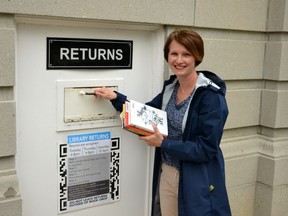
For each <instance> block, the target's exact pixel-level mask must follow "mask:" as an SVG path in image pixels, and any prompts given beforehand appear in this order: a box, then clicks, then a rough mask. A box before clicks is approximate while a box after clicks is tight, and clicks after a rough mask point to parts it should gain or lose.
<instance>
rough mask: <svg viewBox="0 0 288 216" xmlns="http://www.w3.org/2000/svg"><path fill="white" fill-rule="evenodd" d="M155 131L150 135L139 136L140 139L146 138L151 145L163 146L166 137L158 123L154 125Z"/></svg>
mask: <svg viewBox="0 0 288 216" xmlns="http://www.w3.org/2000/svg"><path fill="white" fill-rule="evenodd" d="M152 127H153V130H154V133H153V134H151V135H149V136H139V139H140V140H144V141H145V142H146V144H147V145H149V146H155V147H161V144H162V140H163V139H164V137H163V136H162V134H161V133H160V132H159V130H158V128H157V126H156V125H154V124H153V125H152Z"/></svg>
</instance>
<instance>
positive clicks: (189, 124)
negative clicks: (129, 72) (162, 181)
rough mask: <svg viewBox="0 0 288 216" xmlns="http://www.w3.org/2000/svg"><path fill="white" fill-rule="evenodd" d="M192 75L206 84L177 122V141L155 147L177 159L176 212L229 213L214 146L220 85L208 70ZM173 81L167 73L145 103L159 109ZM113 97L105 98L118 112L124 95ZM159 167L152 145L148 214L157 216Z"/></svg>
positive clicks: (222, 104)
mask: <svg viewBox="0 0 288 216" xmlns="http://www.w3.org/2000/svg"><path fill="white" fill-rule="evenodd" d="M198 73H202V74H204V76H205V77H206V78H208V80H209V82H207V83H206V84H203V85H201V86H198V88H197V89H196V91H195V93H194V96H193V98H192V100H191V102H190V105H189V110H188V112H187V115H186V117H185V120H184V125H183V142H178V141H173V140H169V139H164V140H163V142H162V144H161V148H162V150H164V151H166V152H168V153H169V154H171V155H172V156H173V157H175V158H177V159H178V160H180V170H179V193H178V208H179V209H178V216H231V211H230V206H229V201H228V196H227V191H226V185H225V170H224V158H223V155H222V151H221V149H220V141H221V137H222V134H223V130H224V125H225V122H226V119H227V116H228V107H227V103H226V99H225V94H226V85H225V83H224V81H223V80H221V79H220V78H219V77H218V76H217V75H215V74H214V73H212V72H209V71H198ZM175 81H176V76H175V75H172V76H171V77H170V79H169V80H166V81H165V82H164V86H163V89H162V92H161V93H160V94H158V95H157V96H156V97H155V98H154V99H153V100H152V101H150V102H148V103H147V104H148V105H151V106H153V107H156V108H159V109H164V108H165V104H167V100H168V98H169V94H170V93H169V92H170V91H171V90H169V89H173V87H171V86H173V83H175ZM117 95H118V96H117V99H115V100H112V101H111V102H112V104H113V106H114V107H115V108H116V109H117V110H118V111H121V110H122V104H123V103H124V101H125V100H126V96H124V95H122V94H120V93H117ZM167 95H168V97H167ZM163 105H164V107H163ZM160 167H161V149H160V148H156V150H155V161H154V175H153V193H152V195H153V197H152V214H151V215H152V216H160V215H161V209H160V206H159V196H158V193H157V189H158V182H159V174H160V171H161V169H160Z"/></svg>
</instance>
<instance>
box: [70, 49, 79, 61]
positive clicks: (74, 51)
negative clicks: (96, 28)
mask: <svg viewBox="0 0 288 216" xmlns="http://www.w3.org/2000/svg"><path fill="white" fill-rule="evenodd" d="M78 50H79V48H71V60H79V57H78V54H79V53H78V52H77V51H78Z"/></svg>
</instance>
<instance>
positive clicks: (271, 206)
mask: <svg viewBox="0 0 288 216" xmlns="http://www.w3.org/2000/svg"><path fill="white" fill-rule="evenodd" d="M287 203H288V187H287V185H286V186H285V185H283V186H280V187H269V186H267V185H263V184H257V186H256V202H255V214H254V215H257V216H258V215H261V216H287V212H288V205H287Z"/></svg>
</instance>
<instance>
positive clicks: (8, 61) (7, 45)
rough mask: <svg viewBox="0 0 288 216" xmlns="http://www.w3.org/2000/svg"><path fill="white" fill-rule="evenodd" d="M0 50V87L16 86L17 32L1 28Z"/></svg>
mask: <svg viewBox="0 0 288 216" xmlns="http://www.w3.org/2000/svg"><path fill="white" fill-rule="evenodd" d="M0 18H1V17H0ZM0 50H1V52H0V86H14V85H15V30H11V29H1V28H0Z"/></svg>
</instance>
